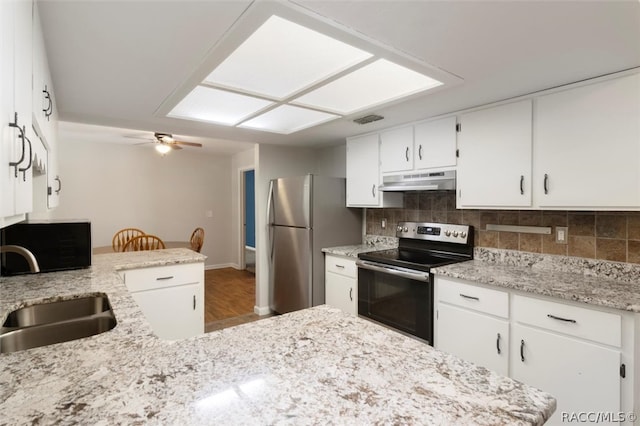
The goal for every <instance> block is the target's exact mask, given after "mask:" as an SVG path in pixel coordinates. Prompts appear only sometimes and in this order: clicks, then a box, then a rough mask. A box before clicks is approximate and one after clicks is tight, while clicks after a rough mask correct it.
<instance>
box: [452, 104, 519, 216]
mask: <svg viewBox="0 0 640 426" xmlns="http://www.w3.org/2000/svg"><path fill="white" fill-rule="evenodd" d="M531 114H532V107H531V100H530V99H528V100H524V101H519V102H514V103H510V104H505V105H500V106H497V107H493V108H487V109H482V110H479V111H474V112H470V113H467V114H463V115H461V116H460V125H461V128H460V132H459V133H458V149H459V151H460V157H459V158H458V174H457V179H458V182H457V186H458V207H528V206H530V205H531V140H532V139H531V127H532V126H531Z"/></svg>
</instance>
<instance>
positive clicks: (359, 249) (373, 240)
mask: <svg viewBox="0 0 640 426" xmlns="http://www.w3.org/2000/svg"><path fill="white" fill-rule="evenodd" d="M396 247H398V239H397V238H392V237H383V236H378V235H366V236H365V241H364V242H363V243H362V244H353V245H348V246H339V247H327V248H323V249H322V251H323V252H325V253H327V254H334V255H337V256H345V257H353V258H357V257H358V255H359V254H360V253H369V252H372V251H378V250H389V249H393V248H396Z"/></svg>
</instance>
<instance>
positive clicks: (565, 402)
mask: <svg viewBox="0 0 640 426" xmlns="http://www.w3.org/2000/svg"><path fill="white" fill-rule="evenodd" d="M511 336H512V339H511V356H512V364H511V377H512V378H514V379H516V380H520V381H521V382H524V383H526V384H528V385H531V386H535V387H537V388H539V389H542V390H544V391H545V392H549V393H550V394H551V395H553V396H554V397H555V398H556V400H557V402H558V405H557V408H556V411H555V414H554V415H553V416H552V417H551V419H550V420H549V424H561V423H562V417H561V416H562V414H561V413H563V412H565V413H580V412H603V413H617V412H619V411H620V352H619V351H617V350H612V349H608V348H604V347H602V346H598V345H595V344H592V343H588V342H586V341H582V340H578V339H574V338H570V337H565V336H562V335H559V334H555V333H550V332H546V331H542V330H538V329H534V328H531V327H527V326H524V325H521V324H514V325H513V328H512V334H511ZM523 359H524V360H523Z"/></svg>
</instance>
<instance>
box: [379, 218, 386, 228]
mask: <svg viewBox="0 0 640 426" xmlns="http://www.w3.org/2000/svg"><path fill="white" fill-rule="evenodd" d="M380 226H381V227H382V229H386V227H387V219H382V221H381V222H380Z"/></svg>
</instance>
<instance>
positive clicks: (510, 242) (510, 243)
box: [498, 232, 520, 250]
mask: <svg viewBox="0 0 640 426" xmlns="http://www.w3.org/2000/svg"><path fill="white" fill-rule="evenodd" d="M519 244H520V243H519V238H518V233H517V232H498V248H501V249H506V250H518V248H519Z"/></svg>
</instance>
